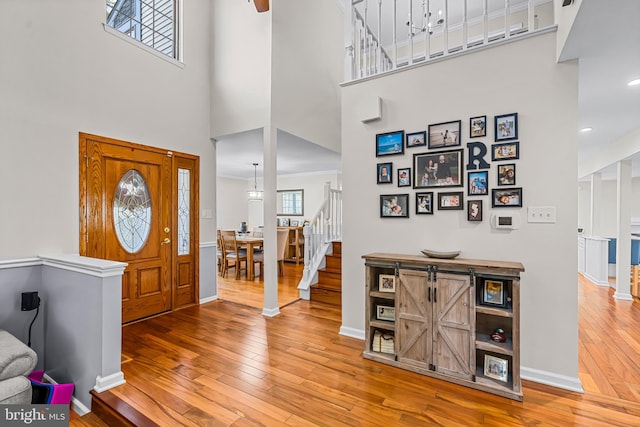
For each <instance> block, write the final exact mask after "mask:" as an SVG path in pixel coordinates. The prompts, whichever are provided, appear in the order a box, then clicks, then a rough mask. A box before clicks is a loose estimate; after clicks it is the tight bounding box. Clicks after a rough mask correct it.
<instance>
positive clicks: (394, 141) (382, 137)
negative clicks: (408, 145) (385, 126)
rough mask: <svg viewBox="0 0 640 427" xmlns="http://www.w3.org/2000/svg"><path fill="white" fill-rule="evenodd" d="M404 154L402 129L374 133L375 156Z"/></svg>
mask: <svg viewBox="0 0 640 427" xmlns="http://www.w3.org/2000/svg"><path fill="white" fill-rule="evenodd" d="M394 154H404V131H403V130H396V131H394V132H386V133H379V134H377V135H376V157H380V156H392V155H394Z"/></svg>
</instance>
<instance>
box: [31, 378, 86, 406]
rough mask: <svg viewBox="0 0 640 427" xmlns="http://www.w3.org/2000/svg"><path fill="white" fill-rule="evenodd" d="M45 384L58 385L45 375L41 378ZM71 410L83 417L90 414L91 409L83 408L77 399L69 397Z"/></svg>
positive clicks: (82, 404)
mask: <svg viewBox="0 0 640 427" xmlns="http://www.w3.org/2000/svg"><path fill="white" fill-rule="evenodd" d="M42 377H43V378H44V379H45V381H46V382H48V383H49V384H58V382H57V381H56V380H54V379H53V378H51V377H50V376H49V375H47V374H46V373H45V374H44V375H43V376H42ZM71 409H73V410H74V411H75V413H76V414H78V415H80V416H83V415H86V414H88V413H89V412H91V409H89V408H87V407H86V406H85V404H84V403H82V402H80V401H79V400H78V399H76V398H75V397H74V396H71Z"/></svg>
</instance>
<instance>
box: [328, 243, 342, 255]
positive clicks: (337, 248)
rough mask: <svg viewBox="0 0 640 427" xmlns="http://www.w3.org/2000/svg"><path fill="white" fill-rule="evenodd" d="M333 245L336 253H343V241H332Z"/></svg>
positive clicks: (333, 251)
mask: <svg viewBox="0 0 640 427" xmlns="http://www.w3.org/2000/svg"><path fill="white" fill-rule="evenodd" d="M331 247H332V253H333V254H334V255H342V242H331Z"/></svg>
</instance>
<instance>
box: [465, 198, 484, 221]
mask: <svg viewBox="0 0 640 427" xmlns="http://www.w3.org/2000/svg"><path fill="white" fill-rule="evenodd" d="M467 221H471V222H480V221H482V200H467Z"/></svg>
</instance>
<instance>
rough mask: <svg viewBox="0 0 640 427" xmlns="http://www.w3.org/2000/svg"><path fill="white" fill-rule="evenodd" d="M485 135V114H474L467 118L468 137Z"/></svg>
mask: <svg viewBox="0 0 640 427" xmlns="http://www.w3.org/2000/svg"><path fill="white" fill-rule="evenodd" d="M481 136H487V116H476V117H471V118H470V119H469V138H480V137H481Z"/></svg>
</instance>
